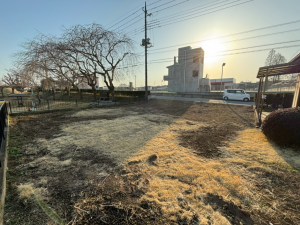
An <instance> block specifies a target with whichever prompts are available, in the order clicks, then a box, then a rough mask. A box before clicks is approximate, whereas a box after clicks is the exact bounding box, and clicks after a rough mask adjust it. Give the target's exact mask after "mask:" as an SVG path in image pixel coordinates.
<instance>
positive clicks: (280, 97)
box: [254, 93, 294, 108]
mask: <svg viewBox="0 0 300 225" xmlns="http://www.w3.org/2000/svg"><path fill="white" fill-rule="evenodd" d="M293 98H294V94H293V93H266V99H265V100H264V102H265V103H266V104H267V105H271V106H272V107H273V108H278V106H279V105H282V106H283V107H284V108H290V107H292V104H293ZM256 99H257V93H255V97H254V101H255V102H256Z"/></svg>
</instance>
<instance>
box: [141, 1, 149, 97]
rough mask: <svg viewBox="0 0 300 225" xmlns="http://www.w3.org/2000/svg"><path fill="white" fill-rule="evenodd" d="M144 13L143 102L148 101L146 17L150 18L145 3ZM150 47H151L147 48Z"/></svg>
mask: <svg viewBox="0 0 300 225" xmlns="http://www.w3.org/2000/svg"><path fill="white" fill-rule="evenodd" d="M143 11H144V12H145V39H144V40H143V41H142V46H145V100H146V101H148V81H147V48H148V44H150V41H149V40H148V39H147V16H151V13H150V14H148V12H147V5H146V2H145V8H144V9H143ZM149 47H151V46H149Z"/></svg>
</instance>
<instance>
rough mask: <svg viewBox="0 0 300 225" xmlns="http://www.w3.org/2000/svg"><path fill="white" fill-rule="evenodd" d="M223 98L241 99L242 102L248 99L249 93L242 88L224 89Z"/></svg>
mask: <svg viewBox="0 0 300 225" xmlns="http://www.w3.org/2000/svg"><path fill="white" fill-rule="evenodd" d="M223 99H224V100H242V101H244V102H249V101H250V95H249V94H247V93H246V92H245V91H244V90H243V89H225V91H224V95H223Z"/></svg>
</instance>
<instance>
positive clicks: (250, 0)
mask: <svg viewBox="0 0 300 225" xmlns="http://www.w3.org/2000/svg"><path fill="white" fill-rule="evenodd" d="M252 1H254V0H249V1H246V2H242V3H239V4H235V5H231V6H228V7H224V8H221V9H218V10H215V11H212V12H208V13H204V14H201V15H197V16H193V17H189V16H186V19H182V20H176V21H172V22H170V23H168V22H166V23H165V24H163V23H162V24H161V26H159V27H162V26H167V25H171V24H174V23H178V22H182V21H186V20H189V19H194V18H197V17H200V16H204V15H208V14H211V13H214V12H218V11H222V10H224V9H228V8H232V7H235V6H238V5H243V4H246V3H249V2H252ZM209 10H210V9H209ZM209 10H207V11H209ZM187 17H189V18H187ZM157 28H158V27H157Z"/></svg>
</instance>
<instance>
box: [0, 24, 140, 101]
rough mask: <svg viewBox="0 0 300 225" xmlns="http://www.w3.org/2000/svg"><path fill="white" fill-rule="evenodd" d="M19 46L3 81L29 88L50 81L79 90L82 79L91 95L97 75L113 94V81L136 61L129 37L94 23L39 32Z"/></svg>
mask: <svg viewBox="0 0 300 225" xmlns="http://www.w3.org/2000/svg"><path fill="white" fill-rule="evenodd" d="M22 47H23V51H21V52H18V53H16V54H15V55H14V58H15V65H16V66H15V68H14V69H11V70H10V72H9V73H8V74H7V75H6V76H4V78H3V82H4V83H6V84H7V85H12V86H22V87H29V88H33V89H34V88H35V89H38V88H39V87H40V86H41V84H42V86H43V88H44V89H52V88H53V84H54V83H55V84H57V83H60V84H61V86H64V87H66V86H67V88H68V89H70V87H73V88H75V89H76V90H77V91H78V92H79V93H80V88H79V87H78V85H79V84H80V83H81V82H83V81H85V82H87V84H88V85H89V86H90V87H91V88H92V90H93V93H94V97H95V99H96V85H97V80H98V79H100V78H102V79H103V80H104V83H105V84H106V86H107V87H108V89H109V91H110V93H111V95H112V97H113V98H114V82H115V81H118V80H122V79H123V78H124V77H125V76H129V75H132V74H133V73H134V72H135V71H134V68H135V67H134V66H133V65H135V64H136V63H137V61H138V58H137V56H138V55H137V54H135V53H134V50H135V49H134V43H133V41H132V40H131V39H130V38H128V37H127V36H126V35H124V34H122V33H116V32H112V31H108V30H106V29H104V28H103V27H102V26H101V25H99V24H95V23H94V24H91V25H86V26H83V25H76V26H72V27H70V28H65V29H64V30H63V33H62V35H61V36H60V37H53V36H46V35H43V34H40V35H38V36H37V37H35V38H34V39H33V40H29V41H27V42H25V43H23V45H22ZM54 81H55V82H54Z"/></svg>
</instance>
